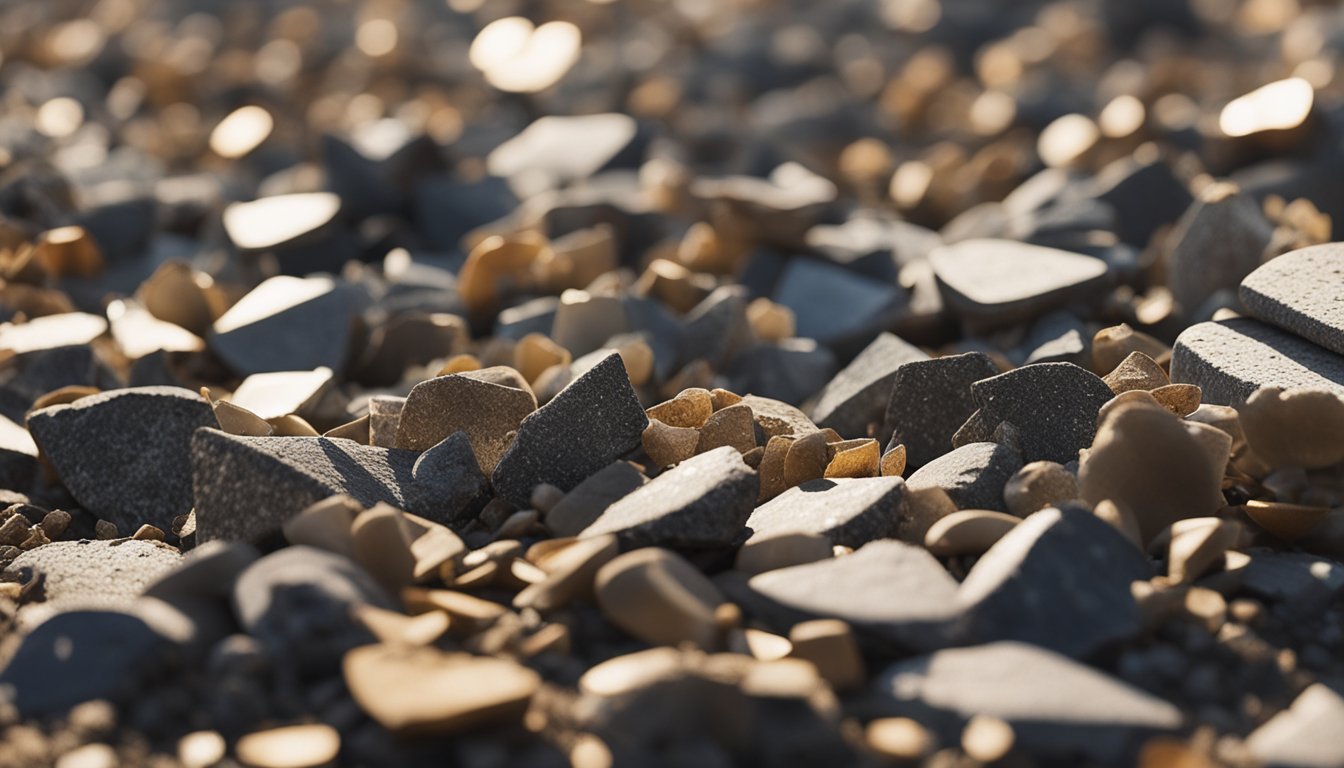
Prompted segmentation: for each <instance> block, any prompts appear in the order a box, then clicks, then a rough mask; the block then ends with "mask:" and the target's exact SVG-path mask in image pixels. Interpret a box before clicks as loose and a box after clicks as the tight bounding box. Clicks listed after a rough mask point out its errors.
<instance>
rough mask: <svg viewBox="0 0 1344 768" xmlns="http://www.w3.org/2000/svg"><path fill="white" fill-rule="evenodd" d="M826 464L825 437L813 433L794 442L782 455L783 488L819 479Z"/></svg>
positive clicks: (824, 470) (818, 433)
mask: <svg viewBox="0 0 1344 768" xmlns="http://www.w3.org/2000/svg"><path fill="white" fill-rule="evenodd" d="M767 447H768V446H767ZM826 464H827V461H826V435H824V434H822V433H820V432H813V433H812V434H810V435H805V436H803V437H800V438H798V439H797V440H794V441H793V445H791V446H789V452H788V453H787V454H785V455H784V487H785V488H792V487H794V486H796V485H800V484H802V483H805V482H807V481H808V480H816V479H818V478H820V477H821V476H822V475H823V474H825V472H826Z"/></svg>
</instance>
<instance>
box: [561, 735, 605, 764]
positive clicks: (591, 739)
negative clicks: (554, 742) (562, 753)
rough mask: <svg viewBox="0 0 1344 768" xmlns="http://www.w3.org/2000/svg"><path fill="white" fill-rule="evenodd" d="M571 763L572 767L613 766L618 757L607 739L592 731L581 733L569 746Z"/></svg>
mask: <svg viewBox="0 0 1344 768" xmlns="http://www.w3.org/2000/svg"><path fill="white" fill-rule="evenodd" d="M569 764H570V766H572V768H612V766H614V765H615V764H616V758H615V757H614V756H613V755H612V754H611V748H610V747H608V746H607V743H606V742H605V741H603V740H602V739H600V738H598V737H597V736H594V735H593V734H591V733H581V734H579V735H578V736H577V737H576V738H575V739H574V743H573V744H571V745H570V747H569Z"/></svg>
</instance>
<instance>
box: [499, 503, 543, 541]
mask: <svg viewBox="0 0 1344 768" xmlns="http://www.w3.org/2000/svg"><path fill="white" fill-rule="evenodd" d="M540 524H541V513H540V512H538V511H537V510H535V509H520V510H518V511H517V512H514V513H513V514H511V515H509V516H508V517H506V518H504V521H503V522H502V523H500V524H499V527H498V528H496V529H495V536H497V537H501V538H508V539H516V538H519V537H522V536H526V535H527V534H528V533H530V532H532V530H533V529H534V528H536V527H537V526H538V525H540Z"/></svg>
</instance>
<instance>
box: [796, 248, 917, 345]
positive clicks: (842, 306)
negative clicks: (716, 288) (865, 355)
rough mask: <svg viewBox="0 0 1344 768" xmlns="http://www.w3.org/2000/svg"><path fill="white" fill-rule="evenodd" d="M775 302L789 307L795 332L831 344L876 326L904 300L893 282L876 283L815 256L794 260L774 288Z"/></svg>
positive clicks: (888, 316) (892, 315)
mask: <svg viewBox="0 0 1344 768" xmlns="http://www.w3.org/2000/svg"><path fill="white" fill-rule="evenodd" d="M774 300H775V302H776V303H778V304H783V305H784V306H786V307H788V308H789V309H791V310H793V315H794V320H795V324H796V327H797V333H798V335H799V336H804V337H807V338H810V339H816V340H817V341H818V342H819V343H821V344H835V343H837V342H840V341H843V340H845V339H847V338H849V337H852V336H855V335H858V334H861V333H864V332H870V330H876V328H877V327H879V326H881V325H883V321H884V320H885V319H890V318H894V317H895V316H896V315H897V313H899V311H900V309H901V308H902V307H903V305H904V303H905V296H904V293H903V292H902V291H901V290H900V288H899V287H898V286H896V285H895V284H894V283H892V282H879V281H877V280H872V279H870V278H867V277H864V276H863V275H860V274H857V273H855V272H852V271H850V270H848V269H844V268H842V267H838V266H835V265H833V264H828V263H826V262H822V261H816V260H814V259H801V258H800V259H794V260H793V261H791V262H789V264H788V266H786V267H785V268H784V272H783V274H782V275H781V276H780V278H779V283H778V284H777V285H776V286H775V292H774Z"/></svg>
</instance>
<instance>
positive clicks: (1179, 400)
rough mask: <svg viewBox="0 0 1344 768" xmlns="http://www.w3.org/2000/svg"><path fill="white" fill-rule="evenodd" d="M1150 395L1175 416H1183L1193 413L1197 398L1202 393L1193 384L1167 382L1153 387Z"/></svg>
mask: <svg viewBox="0 0 1344 768" xmlns="http://www.w3.org/2000/svg"><path fill="white" fill-rule="evenodd" d="M1152 395H1153V399H1154V400H1157V402H1159V403H1161V404H1162V407H1163V408H1166V409H1167V410H1168V411H1171V412H1172V413H1174V414H1176V415H1177V416H1181V417H1185V416H1189V415H1190V414H1192V413H1194V412H1195V409H1196V408H1198V407H1199V399H1200V397H1201V396H1202V395H1203V393H1202V392H1201V391H1200V389H1199V387H1197V386H1195V385H1194V384H1168V385H1166V386H1165V387H1158V388H1157V389H1154V390H1153V391H1152Z"/></svg>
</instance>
